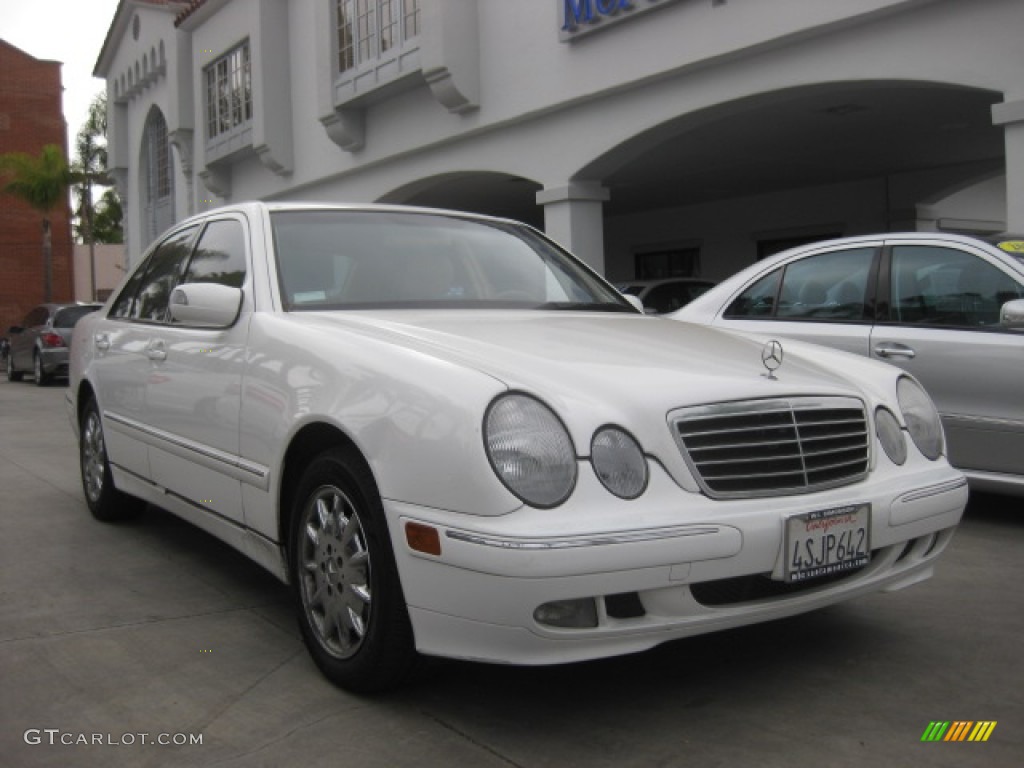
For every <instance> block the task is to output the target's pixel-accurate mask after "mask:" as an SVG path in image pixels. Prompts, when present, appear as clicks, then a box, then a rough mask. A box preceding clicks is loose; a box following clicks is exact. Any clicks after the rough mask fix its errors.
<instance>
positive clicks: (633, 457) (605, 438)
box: [590, 427, 647, 499]
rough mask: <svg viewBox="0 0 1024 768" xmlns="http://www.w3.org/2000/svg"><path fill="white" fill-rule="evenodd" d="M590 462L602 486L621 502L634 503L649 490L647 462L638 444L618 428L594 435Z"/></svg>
mask: <svg viewBox="0 0 1024 768" xmlns="http://www.w3.org/2000/svg"><path fill="white" fill-rule="evenodd" d="M590 461H591V463H592V464H593V465H594V472H596V473H597V477H598V479H599V480H600V481H601V484H602V485H603V486H604V487H605V488H607V489H608V490H609V491H610V492H611V493H613V494H615V495H616V496H618V497H619V498H620V499H635V498H636V497H637V496H639V495H640V494H641V493H643V492H644V489H645V488H646V487H647V459H645V458H644V453H643V451H642V450H640V446H639V445H637V442H636V440H634V439H633V438H632V437H630V435H629V434H628V433H627V432H625V431H623V430H621V429H619V428H618V427H604V428H603V429H599V430H598V431H597V432H596V433H595V434H594V439H593V440H592V441H591V443H590Z"/></svg>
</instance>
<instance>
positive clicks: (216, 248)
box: [182, 219, 246, 288]
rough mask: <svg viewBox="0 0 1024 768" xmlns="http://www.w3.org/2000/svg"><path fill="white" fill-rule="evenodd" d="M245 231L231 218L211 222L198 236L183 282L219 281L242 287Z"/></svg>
mask: <svg viewBox="0 0 1024 768" xmlns="http://www.w3.org/2000/svg"><path fill="white" fill-rule="evenodd" d="M245 264H246V261H245V234H244V232H243V231H242V225H241V223H239V222H238V221H235V220H233V219H230V220H225V221H214V222H211V223H210V224H209V225H208V226H207V227H206V229H205V230H203V235H202V237H201V238H200V239H199V244H198V245H197V246H196V249H195V252H194V253H193V255H192V261H191V263H190V264H189V266H188V271H187V272H186V273H185V278H184V280H182V282H185V283H219V284H221V285H228V286H231V287H232V288H241V287H242V283H243V282H245V272H246V266H245Z"/></svg>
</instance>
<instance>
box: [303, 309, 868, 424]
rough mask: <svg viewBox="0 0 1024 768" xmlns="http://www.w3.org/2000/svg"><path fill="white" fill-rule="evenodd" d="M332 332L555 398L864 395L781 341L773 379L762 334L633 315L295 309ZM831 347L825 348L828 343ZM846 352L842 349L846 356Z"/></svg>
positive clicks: (669, 404) (672, 402) (685, 401)
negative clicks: (444, 362) (781, 352)
mask: <svg viewBox="0 0 1024 768" xmlns="http://www.w3.org/2000/svg"><path fill="white" fill-rule="evenodd" d="M292 317H294V318H297V319H298V318H301V320H300V322H303V323H309V324H311V325H315V326H320V327H321V328H323V329H324V330H325V331H327V330H334V329H337V330H341V329H342V328H344V329H346V330H347V331H349V332H354V333H358V334H360V335H363V336H370V337H376V338H378V339H380V340H381V341H387V342H389V343H391V344H396V345H399V346H402V347H405V348H408V349H410V350H415V351H416V352H419V353H422V354H429V355H431V356H434V357H437V358H442V359H444V360H447V361H449V362H451V363H453V364H458V365H463V366H467V367H471V368H473V369H475V370H478V371H481V372H483V373H486V374H489V375H490V376H493V377H495V378H497V379H499V380H500V381H502V382H503V383H504V384H505V385H506V386H507V387H509V388H511V389H523V390H527V391H530V392H532V393H534V394H537V395H539V396H541V397H544V398H548V399H552V400H555V401H559V400H561V401H563V402H564V403H565V404H566V405H568V404H569V403H570V402H572V403H575V404H576V405H577V406H581V405H583V404H584V403H588V402H589V403H590V404H597V403H600V404H602V405H603V406H604V407H607V405H608V404H616V406H617V407H620V408H626V407H627V405H628V404H629V403H637V404H642V406H643V408H644V409H645V410H650V409H651V408H652V406H653V407H654V408H655V409H657V410H660V411H661V412H662V413H667V412H668V411H669V410H672V409H673V408H678V407H681V406H686V405H693V404H703V403H708V402H724V401H730V400H737V399H746V398H766V397H777V396H782V395H796V394H815V395H855V396H863V392H862V391H861V390H860V388H858V387H857V386H856V385H855V384H853V383H852V382H851V381H850V380H849V378H848V377H847V376H840V375H838V374H837V373H835V368H834V365H835V363H834V354H835V353H829V354H827V355H826V358H825V359H827V360H831V361H832V362H831V363H829V364H828V367H826V365H825V364H823V363H818V362H816V361H815V360H813V359H812V358H811V357H809V356H808V354H807V350H810V351H811V352H812V353H813V352H814V351H816V350H818V349H819V348H817V347H808V346H806V345H799V344H797V343H795V342H788V341H787V342H784V343H783V346H784V348H790V347H792V348H793V349H794V350H796V349H800V350H801V351H800V352H796V351H794V352H793V353H791V354H786V355H785V356H784V360H783V364H782V366H781V367H780V368H779V370H778V371H776V372H775V375H774V376H773V377H769V376H768V372H767V370H766V368H765V367H764V364H763V363H762V360H761V352H762V349H763V347H764V341H763V340H756V339H754V338H752V337H749V336H744V335H740V334H735V333H731V332H725V331H721V330H718V329H714V328H708V327H703V326H698V325H691V324H688V323H679V322H674V321H669V320H664V319H660V318H655V317H645V316H641V315H631V314H617V313H616V314H604V313H594V312H541V311H486V312H482V311H473V310H461V311H415V310H404V311H388V312H373V313H370V312H344V313H342V312H336V313H309V314H305V313H302V314H299V313H295V314H293V315H292ZM822 353H824V350H822ZM840 354H841V353H840Z"/></svg>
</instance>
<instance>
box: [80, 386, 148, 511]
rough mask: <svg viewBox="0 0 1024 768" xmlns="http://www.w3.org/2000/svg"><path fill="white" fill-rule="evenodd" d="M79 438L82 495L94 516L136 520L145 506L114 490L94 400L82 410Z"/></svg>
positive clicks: (101, 427)
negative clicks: (133, 518) (134, 518)
mask: <svg viewBox="0 0 1024 768" xmlns="http://www.w3.org/2000/svg"><path fill="white" fill-rule="evenodd" d="M78 435H79V437H78V456H79V460H78V466H79V470H80V471H81V475H82V492H83V493H84V494H85V503H86V504H87V505H88V507H89V511H90V512H92V516H93V517H95V518H96V519H97V520H102V521H103V522H105V523H111V522H116V521H118V520H127V519H129V518H132V517H136V516H137V515H138V514H139V513H140V512H142V510H143V509H144V508H145V506H146V503H145V502H144V501H142V500H141V499H137V498H135V497H134V496H129V495H128V494H126V493H121V491H119V490H117V488H115V487H114V478H113V476H112V475H111V473H110V462H108V461H107V445H106V441H105V440H104V439H103V422H102V420H101V419H100V412H99V408H98V407H97V406H96V401H95V400H94V399H93V398H91V397H90V398H89V400H88V402H86V404H85V407H84V408H83V409H82V419H81V422H80V423H79V430H78Z"/></svg>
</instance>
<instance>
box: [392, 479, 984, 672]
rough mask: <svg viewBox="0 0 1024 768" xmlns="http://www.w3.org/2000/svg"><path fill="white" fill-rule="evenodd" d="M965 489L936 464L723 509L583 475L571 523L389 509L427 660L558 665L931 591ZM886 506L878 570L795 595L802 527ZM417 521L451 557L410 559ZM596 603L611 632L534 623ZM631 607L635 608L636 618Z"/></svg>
mask: <svg viewBox="0 0 1024 768" xmlns="http://www.w3.org/2000/svg"><path fill="white" fill-rule="evenodd" d="M967 495H968V494H967V485H966V481H965V480H964V478H963V476H962V475H961V474H960V473H959V472H957V471H955V470H953V469H951V468H950V467H949V466H948V465H946V464H945V463H940V464H933V463H931V462H927V461H925V460H924V459H919V460H918V461H917V462H916V463H915V462H913V461H911V462H908V465H907V466H905V467H903V468H901V469H899V470H896V469H895V468H890V469H881V470H878V469H876V471H875V472H873V473H872V475H871V477H870V478H869V480H867V481H865V482H861V483H857V484H854V485H851V486H847V487H845V488H837V489H831V490H828V491H822V492H817V493H810V494H806V495H801V496H786V497H772V498H761V499H740V500H730V501H721V500H719V501H714V500H711V499H708V498H707V497H705V496H701V495H698V494H693V493H688V492H685V491H683V490H681V489H680V488H679V487H678V486H677V485H676V484H675V483H673V482H672V480H671V479H670V478H669V477H668V475H667V474H665V473H664V471H663V470H661V469H660V468H659V467H657V466H652V476H651V482H650V484H649V486H648V489H647V491H646V492H645V494H644V495H643V496H642V497H641V498H640V499H638V500H636V501H633V502H623V501H619V500H614V499H612V498H611V497H610V496H609V494H607V493H606V492H604V490H603V489H602V488H601V487H600V486H599V485H598V484H597V482H596V480H592V479H587V475H586V473H581V482H580V483H579V485H578V487H577V489H576V491H575V493H574V495H573V498H572V499H571V500H570V501H569V502H568V503H567V504H565V505H564V506H563V507H562V508H559V509H558V510H533V509H527V508H523V509H520V510H518V511H516V512H513V513H511V514H509V515H506V516H503V517H500V518H493V517H468V516H466V515H459V514H454V513H449V512H445V511H443V510H436V509H427V508H423V507H418V506H415V505H410V504H405V503H400V502H395V501H388V500H385V511H386V514H387V517H388V524H389V528H390V531H391V537H392V541H393V542H394V545H395V556H396V561H397V564H398V569H399V573H400V576H401V579H402V586H403V589H404V591H405V597H406V602H407V603H408V605H409V613H410V617H411V620H412V624H413V628H414V632H415V635H416V644H417V647H418V649H419V650H420V651H421V652H423V653H426V654H431V655H439V656H450V657H458V658H466V659H475V660H482V661H491V662H507V663H516V664H550V663H562V662H570V661H580V660H584V659H590V658H598V657H603V656H611V655H617V654H623V653H631V652H635V651H640V650H644V649H647V648H650V647H653V646H655V645H657V644H660V643H663V642H666V641H668V640H673V639H676V638H681V637H687V636H690V635H696V634H702V633H706V632H711V631H715V630H719V629H725V628H729V627H735V626H741V625H744V624H751V623H756V622H760V621H767V620H770V619H776V618H781V617H785V616H791V615H795V614H798V613H802V612H805V611H809V610H813V609H815V608H819V607H822V606H825V605H829V604H832V603H837V602H841V601H843V600H847V599H850V598H853V597H857V596H859V595H863V594H868V593H871V592H877V591H882V590H894V589H900V588H902V587H905V586H909V585H910V584H913V583H916V582H918V581H921V580H923V579H926V578H928V577H929V576H930V575H931V573H932V567H933V563H934V560H935V559H936V558H937V557H938V555H939V554H940V553H941V552H942V550H943V549H944V548H945V547H946V545H947V544H948V543H949V541H950V540H951V538H952V535H953V530H954V529H955V527H956V525H957V523H958V522H959V521H960V518H961V515H962V513H963V509H964V506H965V504H966V503H967ZM859 503H869V504H870V505H871V541H872V545H871V549H872V558H871V562H870V563H869V564H868V565H867V566H865V567H864V568H862V569H860V570H857V571H853V572H850V573H847V574H843V575H842V576H840V577H829V578H826V579H822V580H811V581H808V582H804V583H801V584H800V585H799V587H796V586H791V585H786V584H785V583H784V582H780V581H777V580H773V579H771V578H770V576H771V574H772V573H775V574H776V575H778V574H780V573H781V570H782V567H781V564H782V557H783V552H782V550H783V540H784V528H785V520H786V518H787V517H789V516H791V515H794V514H800V513H804V512H810V511H814V510H821V509H829V508H833V507H838V506H842V505H846V504H859ZM407 522H416V523H421V524H425V525H429V526H433V527H435V528H437V529H438V530H439V532H440V534H441V554H440V555H439V556H431V555H425V554H423V553H421V552H415V551H413V550H412V549H410V547H409V546H408V544H407V542H406V538H405V534H404V526H405V524H406V523H407ZM581 598H592V599H593V600H594V602H595V604H596V611H597V626H596V627H588V628H574V629H563V628H558V627H553V626H549V625H546V624H541V623H539V622H538V621H537V620H536V619H535V618H534V611H535V610H536V609H537V608H538V607H539V606H541V605H544V604H547V603H551V602H554V601H563V600H578V599H581ZM624 605H625V606H627V608H628V609H627V610H623V606H624Z"/></svg>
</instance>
